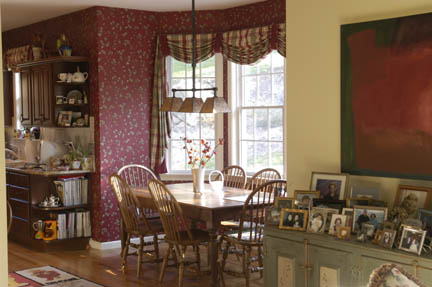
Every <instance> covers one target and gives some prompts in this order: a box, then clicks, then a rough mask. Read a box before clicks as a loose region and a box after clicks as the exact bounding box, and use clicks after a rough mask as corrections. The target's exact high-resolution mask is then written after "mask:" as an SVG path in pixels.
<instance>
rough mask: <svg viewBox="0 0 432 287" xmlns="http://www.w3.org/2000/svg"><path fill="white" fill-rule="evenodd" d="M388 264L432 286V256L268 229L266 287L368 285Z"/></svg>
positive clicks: (296, 232)
mask: <svg viewBox="0 0 432 287" xmlns="http://www.w3.org/2000/svg"><path fill="white" fill-rule="evenodd" d="M384 263H396V264H398V265H400V266H402V267H403V268H404V269H405V270H406V271H408V272H410V273H411V274H413V275H414V276H416V277H417V278H419V279H420V281H421V282H422V283H423V284H425V285H426V286H432V255H431V254H429V255H422V256H417V255H415V254H411V253H408V252H404V251H400V250H397V249H385V248H383V247H380V246H377V245H374V244H372V243H361V242H356V241H355V240H351V241H344V240H338V239H337V238H335V237H333V236H330V235H327V234H313V233H307V232H300V231H289V230H280V229H278V228H277V227H266V228H265V232H264V266H265V267H264V282H265V286H275V287H303V286H306V287H315V286H317V287H318V286H319V287H324V286H325V287H335V286H341V287H345V286H353V287H354V286H355V287H357V286H367V283H368V282H369V276H370V274H371V273H372V271H373V270H374V269H375V268H377V267H379V266H380V265H381V264H384Z"/></svg>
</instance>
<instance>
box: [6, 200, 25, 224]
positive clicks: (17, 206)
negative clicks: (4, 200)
mask: <svg viewBox="0 0 432 287" xmlns="http://www.w3.org/2000/svg"><path fill="white" fill-rule="evenodd" d="M9 203H10V205H11V206H12V216H14V217H15V216H16V217H20V218H23V219H28V218H29V203H28V201H25V200H19V199H12V198H11V199H9Z"/></svg>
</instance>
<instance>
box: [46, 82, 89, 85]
mask: <svg viewBox="0 0 432 287" xmlns="http://www.w3.org/2000/svg"><path fill="white" fill-rule="evenodd" d="M54 84H55V85H61V86H87V85H88V82H82V83H74V82H70V83H68V82H57V81H56V82H55V83H54Z"/></svg>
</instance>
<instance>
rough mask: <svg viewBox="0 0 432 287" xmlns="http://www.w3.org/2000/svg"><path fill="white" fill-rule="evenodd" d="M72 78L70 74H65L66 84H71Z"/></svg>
mask: <svg viewBox="0 0 432 287" xmlns="http://www.w3.org/2000/svg"><path fill="white" fill-rule="evenodd" d="M72 77H73V75H72V74H71V73H68V74H67V82H68V83H72Z"/></svg>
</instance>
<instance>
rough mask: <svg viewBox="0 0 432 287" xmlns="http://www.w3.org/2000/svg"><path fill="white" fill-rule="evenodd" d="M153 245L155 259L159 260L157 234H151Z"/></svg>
mask: <svg viewBox="0 0 432 287" xmlns="http://www.w3.org/2000/svg"><path fill="white" fill-rule="evenodd" d="M153 247H154V252H155V260H156V262H159V241H158V236H157V234H155V235H154V236H153Z"/></svg>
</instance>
